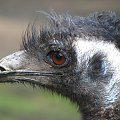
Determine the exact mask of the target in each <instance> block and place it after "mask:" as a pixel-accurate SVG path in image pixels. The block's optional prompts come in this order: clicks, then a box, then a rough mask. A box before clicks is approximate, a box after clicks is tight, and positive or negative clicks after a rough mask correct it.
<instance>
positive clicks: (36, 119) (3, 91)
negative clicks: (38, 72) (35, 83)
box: [0, 84, 80, 120]
mask: <svg viewBox="0 0 120 120" xmlns="http://www.w3.org/2000/svg"><path fill="white" fill-rule="evenodd" d="M79 117H80V116H79V114H78V112H77V106H75V105H73V104H71V103H70V101H69V100H66V99H65V98H63V97H60V96H57V95H55V94H53V95H52V94H51V93H49V92H47V91H44V90H41V89H39V88H37V89H35V90H33V89H32V87H30V86H26V87H25V86H23V85H18V84H17V85H11V84H5V85H3V84H1V85H0V120H79Z"/></svg>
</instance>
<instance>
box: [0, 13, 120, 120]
mask: <svg viewBox="0 0 120 120" xmlns="http://www.w3.org/2000/svg"><path fill="white" fill-rule="evenodd" d="M48 19H49V24H48V25H46V26H45V27H43V28H42V29H40V30H37V29H36V28H35V27H34V25H33V26H31V27H29V28H28V29H27V31H26V33H25V35H24V37H23V49H22V50H20V51H18V52H16V53H13V54H12V55H9V56H7V57H5V58H3V59H2V60H0V70H1V72H0V82H1V83H2V82H11V83H13V82H19V83H24V82H27V83H30V84H32V85H38V86H42V87H43V88H47V89H49V90H51V91H52V92H57V93H58V94H61V95H63V96H66V97H68V98H70V100H71V101H72V102H75V103H77V104H78V105H79V106H80V108H81V111H82V112H83V114H84V116H85V115H86V118H87V116H89V118H90V116H97V117H96V118H95V119H98V116H99V114H100V111H107V110H108V109H112V108H114V106H116V103H117V105H118V101H119V99H120V72H119V71H120V51H119V48H120V42H119V41H120V18H119V17H117V16H116V14H115V13H114V12H101V13H92V14H90V15H89V16H88V17H79V16H74V17H73V16H71V15H68V14H63V15H57V14H56V13H55V12H51V13H50V14H48ZM89 118H88V119H89ZM91 119H92V117H91ZM91 119H90V120H91ZM92 120H93V119H92Z"/></svg>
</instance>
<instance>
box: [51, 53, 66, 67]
mask: <svg viewBox="0 0 120 120" xmlns="http://www.w3.org/2000/svg"><path fill="white" fill-rule="evenodd" d="M49 55H50V58H51V60H52V62H53V63H54V64H56V65H63V64H64V63H65V61H66V58H65V56H64V55H63V54H62V53H61V52H59V51H52V52H51V53H50V54H49Z"/></svg>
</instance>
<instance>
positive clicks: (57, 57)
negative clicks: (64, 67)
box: [55, 52, 63, 60]
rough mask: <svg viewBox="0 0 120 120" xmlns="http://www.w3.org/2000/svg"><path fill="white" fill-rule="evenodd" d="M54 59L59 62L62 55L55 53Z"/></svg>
mask: <svg viewBox="0 0 120 120" xmlns="http://www.w3.org/2000/svg"><path fill="white" fill-rule="evenodd" d="M55 57H56V59H57V60H61V59H62V57H63V55H62V54H61V53H59V52H56V53H55Z"/></svg>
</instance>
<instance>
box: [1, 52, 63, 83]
mask: <svg viewBox="0 0 120 120" xmlns="http://www.w3.org/2000/svg"><path fill="white" fill-rule="evenodd" d="M55 75H57V76H59V75H60V74H57V73H55V72H49V66H48V65H47V66H46V65H45V63H38V64H37V62H35V60H34V57H33V58H32V57H29V56H28V55H27V54H26V52H25V51H18V52H16V53H13V54H11V55H9V56H7V57H5V58H3V59H1V60H0V83H4V82H29V83H35V84H40V85H49V84H50V80H49V79H50V78H52V77H53V76H55ZM60 76H61V75H60Z"/></svg>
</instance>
